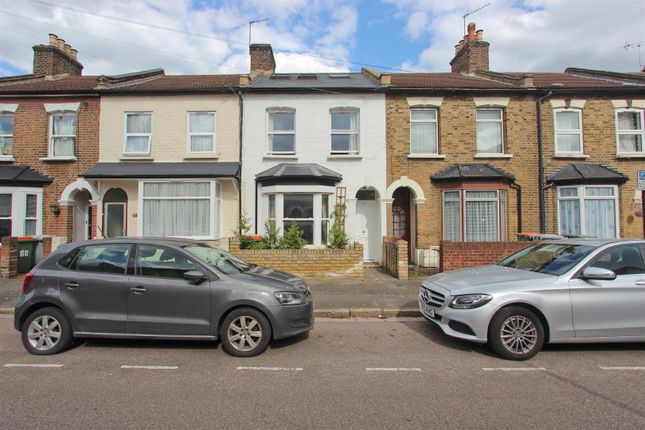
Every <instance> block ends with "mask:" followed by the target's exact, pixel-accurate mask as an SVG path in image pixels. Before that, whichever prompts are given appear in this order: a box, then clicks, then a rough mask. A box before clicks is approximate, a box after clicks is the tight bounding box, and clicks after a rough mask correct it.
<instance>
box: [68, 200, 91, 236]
mask: <svg viewBox="0 0 645 430" xmlns="http://www.w3.org/2000/svg"><path fill="white" fill-rule="evenodd" d="M89 207H90V193H89V192H87V191H85V190H83V191H79V192H78V193H76V196H75V197H74V206H73V211H74V214H73V217H74V220H73V229H72V241H73V242H78V241H81V240H87V239H88V234H87V232H88V230H89Z"/></svg>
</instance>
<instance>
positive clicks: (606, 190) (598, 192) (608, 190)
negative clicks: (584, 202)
mask: <svg viewBox="0 0 645 430" xmlns="http://www.w3.org/2000/svg"><path fill="white" fill-rule="evenodd" d="M585 195H586V196H590V197H595V196H613V195H614V189H613V188H612V187H587V188H585Z"/></svg>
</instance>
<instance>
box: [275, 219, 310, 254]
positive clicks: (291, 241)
mask: <svg viewBox="0 0 645 430" xmlns="http://www.w3.org/2000/svg"><path fill="white" fill-rule="evenodd" d="M302 236H303V232H302V230H301V229H300V227H298V224H296V223H295V222H294V223H292V224H291V225H290V226H289V228H288V229H287V230H286V231H285V232H284V235H283V236H282V237H281V238H280V241H279V247H280V248H282V249H300V248H302V247H304V246H305V245H306V244H307V241H306V240H305V239H304V238H303V237H302Z"/></svg>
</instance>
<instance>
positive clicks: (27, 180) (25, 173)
mask: <svg viewBox="0 0 645 430" xmlns="http://www.w3.org/2000/svg"><path fill="white" fill-rule="evenodd" d="M53 181H54V180H53V179H52V178H50V177H49V176H45V175H43V174H41V173H39V172H37V171H36V170H34V169H32V168H31V167H29V166H0V185H10V186H19V185H23V186H40V187H42V186H43V185H44V184H50V183H52V182H53Z"/></svg>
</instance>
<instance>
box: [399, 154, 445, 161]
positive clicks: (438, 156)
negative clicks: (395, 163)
mask: <svg viewBox="0 0 645 430" xmlns="http://www.w3.org/2000/svg"><path fill="white" fill-rule="evenodd" d="M408 158H421V159H423V158H428V159H435V160H445V159H446V156H445V155H443V154H408Z"/></svg>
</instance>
